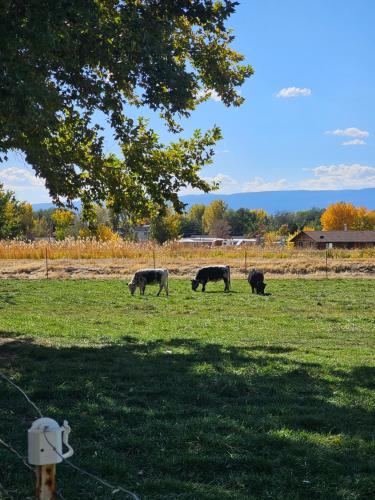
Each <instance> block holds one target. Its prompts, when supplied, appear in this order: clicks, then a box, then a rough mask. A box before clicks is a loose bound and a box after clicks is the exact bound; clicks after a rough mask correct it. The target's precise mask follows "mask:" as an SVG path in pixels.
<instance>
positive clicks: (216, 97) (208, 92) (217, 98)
mask: <svg viewBox="0 0 375 500" xmlns="http://www.w3.org/2000/svg"><path fill="white" fill-rule="evenodd" d="M205 96H208V98H209V99H211V100H212V101H215V102H221V97H220V96H219V94H218V93H217V92H216V90H203V89H200V90H198V93H197V98H198V99H202V97H205Z"/></svg>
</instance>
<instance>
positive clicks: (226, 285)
mask: <svg viewBox="0 0 375 500" xmlns="http://www.w3.org/2000/svg"><path fill="white" fill-rule="evenodd" d="M223 280H224V285H225V286H224V292H229V280H228V278H223Z"/></svg>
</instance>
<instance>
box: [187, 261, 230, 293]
mask: <svg viewBox="0 0 375 500" xmlns="http://www.w3.org/2000/svg"><path fill="white" fill-rule="evenodd" d="M220 280H223V281H224V284H225V287H224V292H229V289H230V267H229V266H207V267H202V268H201V269H199V271H198V272H197V274H196V276H195V278H194V279H193V280H191V288H192V289H193V290H194V292H196V291H197V288H198V286H199V285H200V284H201V285H202V292H204V291H205V290H206V284H207V283H208V282H209V281H220Z"/></svg>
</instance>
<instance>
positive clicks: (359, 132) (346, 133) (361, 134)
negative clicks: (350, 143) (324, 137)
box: [326, 127, 370, 137]
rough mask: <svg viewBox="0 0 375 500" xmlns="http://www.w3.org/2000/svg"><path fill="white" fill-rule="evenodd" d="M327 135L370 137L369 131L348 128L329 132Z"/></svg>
mask: <svg viewBox="0 0 375 500" xmlns="http://www.w3.org/2000/svg"><path fill="white" fill-rule="evenodd" d="M326 134H328V135H337V136H340V137H368V136H369V135H370V133H369V132H367V130H361V129H359V128H356V127H348V128H344V129H341V128H337V129H336V130H327V132H326Z"/></svg>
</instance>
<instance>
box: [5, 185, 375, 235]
mask: <svg viewBox="0 0 375 500" xmlns="http://www.w3.org/2000/svg"><path fill="white" fill-rule="evenodd" d="M141 223H143V224H150V237H151V239H153V240H155V241H157V242H158V243H164V242H165V241H168V240H174V239H177V238H179V237H181V236H184V237H189V236H192V235H194V234H206V235H209V236H213V237H218V238H229V237H231V236H246V237H250V238H254V237H262V238H263V239H264V240H265V241H266V242H268V243H272V242H273V241H276V240H278V239H280V238H281V237H284V238H286V237H287V236H288V235H290V234H294V233H295V232H296V231H298V230H301V229H323V230H335V229H336V230H340V229H344V228H345V227H346V228H347V229H353V230H366V229H369V230H374V229H375V211H374V210H372V211H370V210H367V209H366V208H364V207H354V206H353V205H352V204H350V203H336V204H333V205H331V206H330V207H328V208H327V209H326V210H322V209H318V208H311V209H310V210H304V211H297V212H279V213H276V214H273V215H271V214H267V212H265V211H264V210H263V209H247V208H240V209H238V210H233V209H230V208H228V206H227V205H226V204H225V203H224V202H223V201H222V200H215V201H213V202H212V203H211V204H209V205H203V204H196V205H192V206H191V207H190V208H189V209H188V210H187V212H186V213H184V214H182V215H180V214H177V213H176V212H174V211H173V210H172V209H167V210H166V212H165V213H163V214H160V215H157V216H155V217H153V218H152V219H149V220H143V221H141ZM47 237H53V238H56V239H58V240H63V239H65V238H67V237H74V238H78V237H81V238H87V237H95V238H97V239H100V240H104V241H108V240H113V239H119V238H121V237H122V238H125V239H129V240H135V239H136V236H135V232H134V224H133V223H131V221H130V218H129V216H128V215H127V214H126V213H122V214H120V215H119V214H115V213H114V212H113V211H112V210H110V209H107V208H103V207H99V206H98V207H96V216H95V219H94V221H91V222H90V223H89V222H87V221H85V220H84V219H83V218H82V216H81V214H80V213H78V212H74V211H71V210H66V209H61V208H58V209H55V208H51V209H48V210H38V211H34V210H33V208H32V206H31V205H30V204H29V203H25V202H19V201H17V200H16V198H15V196H14V193H12V192H10V191H7V190H4V189H3V187H2V186H0V239H26V240H32V239H35V238H47Z"/></svg>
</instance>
